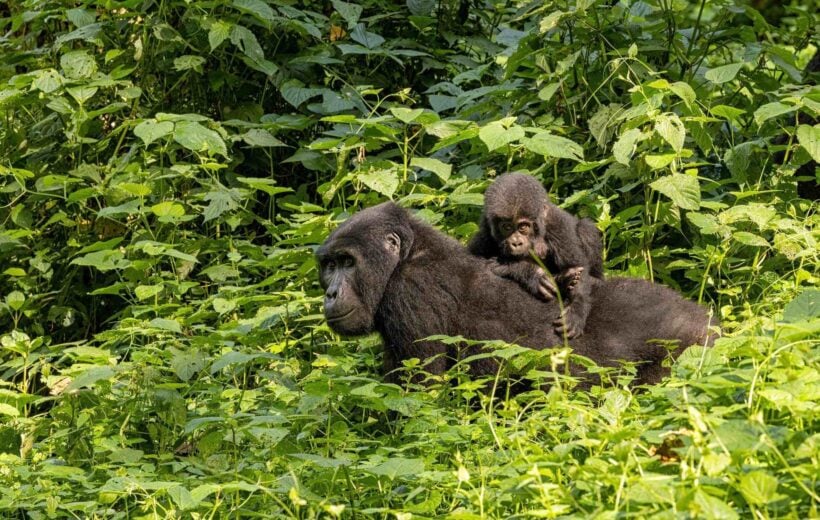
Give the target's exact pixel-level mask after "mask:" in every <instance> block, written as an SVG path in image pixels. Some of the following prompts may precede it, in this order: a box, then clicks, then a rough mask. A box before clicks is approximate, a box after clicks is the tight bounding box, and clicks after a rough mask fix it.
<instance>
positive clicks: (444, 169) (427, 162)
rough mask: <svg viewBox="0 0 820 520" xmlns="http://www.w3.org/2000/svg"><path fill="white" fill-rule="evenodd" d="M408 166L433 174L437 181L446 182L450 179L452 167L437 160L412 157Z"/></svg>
mask: <svg viewBox="0 0 820 520" xmlns="http://www.w3.org/2000/svg"><path fill="white" fill-rule="evenodd" d="M410 166H416V167H418V168H421V169H423V170H428V171H431V172H433V173H435V174H436V175H437V176H438V178H439V179H441V180H442V181H447V179H449V178H450V173H451V172H452V170H453V166H452V165H450V164H447V163H443V162H441V161H439V160H438V159H432V158H426V157H413V158H412V159H411V160H410Z"/></svg>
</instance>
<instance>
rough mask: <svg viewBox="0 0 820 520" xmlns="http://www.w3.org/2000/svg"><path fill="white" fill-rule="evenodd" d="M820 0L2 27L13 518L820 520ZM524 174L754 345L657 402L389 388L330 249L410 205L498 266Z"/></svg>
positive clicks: (1, 445)
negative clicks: (328, 287)
mask: <svg viewBox="0 0 820 520" xmlns="http://www.w3.org/2000/svg"><path fill="white" fill-rule="evenodd" d="M809 4H810V3H804V2H798V1H794V2H785V3H779V2H767V1H755V2H752V3H751V4H750V3H746V2H742V1H726V0H719V1H710V2H706V1H702V2H684V1H681V0H658V1H655V0H646V1H627V0H622V1H620V2H602V1H593V0H578V1H566V2H562V1H559V2H543V3H542V2H532V3H528V2H524V1H507V0H505V1H502V0H471V1H468V0H439V1H436V2H434V1H431V0H408V1H407V2H389V1H387V0H364V1H362V2H356V3H347V2H343V1H340V0H333V1H330V2H319V1H306V2H293V1H290V0H216V1H211V2H203V1H182V0H165V1H163V2H153V1H144V2H143V1H135V0H124V1H107V2H97V1H93V0H84V1H81V2H63V1H51V0H11V1H8V2H4V3H2V4H1V5H0V336H1V337H0V511H1V512H2V514H3V515H5V516H8V517H11V518H57V517H59V518H63V517H68V518H149V517H150V518H156V517H160V518H165V517H175V516H179V517H192V518H221V517H227V516H233V517H237V518H238V517H245V516H263V517H268V516H274V517H300V518H315V517H325V518H328V517H343V518H357V517H359V518H360V517H366V516H376V517H382V518H398V519H402V520H406V519H409V518H426V517H437V516H446V517H448V518H462V519H468V518H484V517H489V518H533V517H548V518H554V517H565V516H576V517H582V518H615V517H650V516H651V517H656V518H689V517H691V518H772V517H788V518H795V519H798V518H799V519H803V518H810V517H816V516H817V515H818V511H817V508H818V502H820V500H819V499H818V495H820V483H819V482H818V475H820V460H819V459H820V452H818V445H820V428H819V427H818V420H820V417H818V413H819V412H820V409H818V400H819V399H820V371H818V361H819V360H818V351H819V350H820V349H818V337H819V336H820V334H818V331H820V317H818V314H819V312H818V308H817V301H818V289H817V285H818V247H817V238H818V234H817V226H818V222H819V221H820V216H818V213H817V197H818V190H817V173H816V172H817V170H816V163H815V161H817V160H818V158H819V157H820V125H818V124H817V122H818V110H820V90H818V88H817V87H816V86H815V85H816V80H817V73H816V71H817V69H818V61H817V60H818V58H817V56H816V54H815V53H816V52H817V46H818V43H817V33H816V29H817V25H818V19H817V17H816V15H815V14H814V13H812V11H811V9H810V8H809ZM813 57H814V58H815V59H814V61H812V58H813ZM508 170H521V171H528V172H530V173H532V174H534V175H536V176H538V177H539V178H541V179H543V181H544V183H545V185H546V186H548V188H549V190H550V193H551V196H552V197H553V198H554V200H555V201H556V202H558V203H560V204H561V205H562V206H563V207H565V208H566V209H568V210H570V211H572V212H574V213H576V214H579V215H582V216H588V217H590V218H592V219H593V220H595V222H596V223H597V224H598V226H599V228H600V229H601V230H602V231H603V233H604V240H605V248H606V251H605V254H606V266H607V269H608V272H609V274H610V275H614V274H628V275H631V276H640V277H646V278H652V279H654V280H656V281H658V282H660V283H664V284H667V285H670V286H672V287H675V288H676V289H679V290H680V291H682V292H683V293H684V294H686V295H687V296H688V297H691V298H692V299H695V300H698V301H700V302H702V303H703V304H704V305H707V306H709V307H711V308H712V309H714V311H715V313H716V314H717V315H718V316H719V317H720V319H721V321H722V323H723V325H724V329H725V331H726V333H727V337H725V338H724V339H722V340H720V341H719V342H718V344H717V345H716V346H715V348H713V349H709V350H705V349H700V348H693V349H690V350H689V351H687V352H686V353H685V354H684V356H683V357H682V358H681V359H679V360H678V362H677V363H676V364H675V365H674V366H673V369H672V372H673V375H672V377H671V378H670V379H669V380H668V381H666V382H665V383H664V384H661V385H658V386H655V387H652V388H647V389H643V390H640V391H636V390H630V389H628V387H627V383H628V382H629V368H628V367H626V368H625V369H624V370H622V371H619V372H618V373H611V374H610V377H608V378H607V380H608V383H607V384H605V385H604V386H601V387H596V388H594V389H593V390H592V391H591V392H581V391H575V390H573V388H572V382H571V381H564V380H560V379H559V381H558V382H557V383H556V384H554V385H553V387H552V389H551V390H550V391H549V392H546V393H545V392H542V391H540V390H533V391H530V392H525V393H523V394H519V395H517V396H514V397H511V396H509V395H507V393H506V392H505V388H506V387H505V384H504V383H503V378H502V379H501V380H500V381H501V382H500V385H499V387H498V390H497V398H496V399H489V398H488V397H486V396H484V395H483V394H482V393H480V392H478V390H477V389H478V388H479V387H481V385H482V383H481V382H477V381H472V380H470V379H469V378H468V377H466V375H465V374H463V373H460V372H459V371H458V370H456V371H454V372H453V373H452V374H448V376H447V377H446V378H444V379H443V380H440V381H436V382H434V383H433V384H432V386H430V387H428V388H425V389H419V388H414V387H412V386H404V387H401V386H396V385H389V384H385V383H383V382H382V380H381V376H380V373H379V360H380V356H381V354H380V348H381V347H380V345H379V342H378V339H377V338H375V337H369V338H363V339H358V340H341V339H340V338H338V337H336V336H334V335H333V334H332V333H331V332H330V331H329V329H328V328H327V326H326V325H325V324H324V322H323V319H322V316H321V306H320V303H321V291H320V290H319V288H318V285H317V283H316V272H315V265H314V262H313V258H312V251H313V248H314V247H315V246H316V245H317V244H319V243H320V242H321V241H322V240H323V239H324V237H325V236H327V233H328V232H329V231H330V230H331V229H332V228H333V227H334V226H335V224H336V223H337V222H338V221H339V220H340V219H342V218H344V216H345V215H346V214H349V213H351V212H354V211H356V210H357V209H359V208H362V207H366V206H369V205H372V204H375V203H377V202H380V201H382V200H385V199H387V198H392V199H394V200H397V201H399V202H400V203H401V204H402V205H405V206H407V207H410V208H412V209H414V210H416V211H417V215H418V216H420V217H421V218H423V219H425V220H428V221H430V222H432V223H433V224H435V225H436V226H439V227H440V228H442V229H443V230H444V231H446V232H448V233H450V234H451V235H453V236H455V237H458V238H459V239H462V240H464V239H466V238H467V237H468V236H470V235H471V234H472V233H473V232H474V231H475V230H476V225H475V222H476V220H477V218H478V213H479V210H480V205H481V203H482V195H481V194H482V192H483V190H484V188H485V187H486V186H487V184H488V182H490V181H491V179H492V178H493V177H494V176H495V175H496V174H498V173H501V172H504V171H508ZM512 352H517V351H514V350H510V349H506V350H501V351H499V352H498V354H497V355H499V356H502V357H503V359H504V360H505V362H506V363H509V364H512V365H516V364H520V365H521V366H523V364H524V363H528V364H532V363H540V366H541V367H543V368H542V370H534V371H533V372H531V373H530V374H529V375H528V377H529V378H530V379H532V381H533V383H534V384H533V385H532V387H533V388H537V387H538V386H537V382H538V381H539V380H540V379H541V378H544V377H550V378H552V377H553V376H552V375H550V374H552V373H553V372H554V371H555V370H559V369H560V366H561V365H562V363H563V362H564V361H565V360H566V352H565V351H557V352H548V353H533V352H523V353H521V352H517V354H516V355H514V356H513V355H511V354H512ZM533 358H536V359H535V360H533ZM416 369H417V368H413V367H410V368H408V370H416ZM559 371H560V370H559Z"/></svg>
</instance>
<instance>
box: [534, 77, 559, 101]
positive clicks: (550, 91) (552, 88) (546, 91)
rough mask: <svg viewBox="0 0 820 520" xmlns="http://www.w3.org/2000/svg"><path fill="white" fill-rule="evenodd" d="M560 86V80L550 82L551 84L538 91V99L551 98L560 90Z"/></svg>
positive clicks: (545, 99) (546, 99)
mask: <svg viewBox="0 0 820 520" xmlns="http://www.w3.org/2000/svg"><path fill="white" fill-rule="evenodd" d="M560 86H561V83H560V82H558V81H556V82H554V83H550V84H549V85H547V86H546V87H544V88H542V89H541V90H539V91H538V99H540V100H541V101H549V100H550V99H552V96H554V95H555V92H556V91H557V90H558V87H560Z"/></svg>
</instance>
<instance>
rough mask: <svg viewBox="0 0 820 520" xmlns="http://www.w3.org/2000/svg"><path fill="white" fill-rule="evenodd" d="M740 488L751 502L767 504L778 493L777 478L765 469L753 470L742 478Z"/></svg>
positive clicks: (744, 496)
mask: <svg viewBox="0 0 820 520" xmlns="http://www.w3.org/2000/svg"><path fill="white" fill-rule="evenodd" d="M738 490H739V491H740V492H741V493H742V494H743V498H745V499H746V501H747V502H749V503H750V504H755V505H760V506H762V505H766V504H768V503H769V502H771V501H773V500H774V499H775V497H776V495H777V478H776V477H773V476H772V475H769V474H768V473H766V472H765V471H752V472H750V473H747V474H745V475H743V476H742V477H741V478H740V485H739V486H738Z"/></svg>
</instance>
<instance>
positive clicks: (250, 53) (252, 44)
mask: <svg viewBox="0 0 820 520" xmlns="http://www.w3.org/2000/svg"><path fill="white" fill-rule="evenodd" d="M231 43H233V44H234V45H236V46H237V47H238V48H239V50H241V51H242V54H244V55H245V56H247V57H248V58H250V59H251V60H252V61H262V60H264V59H265V52H264V51H263V50H262V46H261V45H259V40H257V39H256V35H255V34H253V33H252V32H251V31H250V30H249V29H247V28H246V27H242V26H241V25H234V26H233V27H232V28H231Z"/></svg>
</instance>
